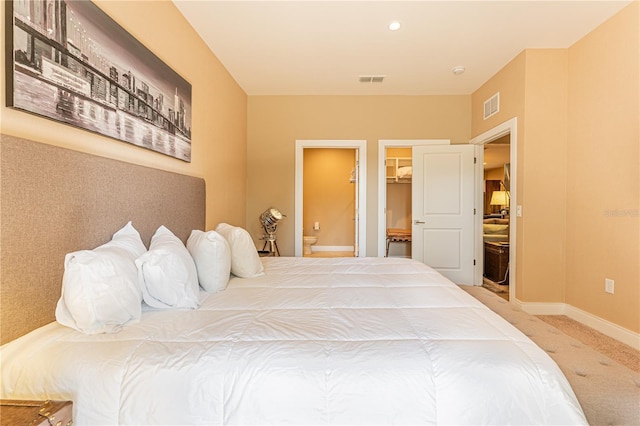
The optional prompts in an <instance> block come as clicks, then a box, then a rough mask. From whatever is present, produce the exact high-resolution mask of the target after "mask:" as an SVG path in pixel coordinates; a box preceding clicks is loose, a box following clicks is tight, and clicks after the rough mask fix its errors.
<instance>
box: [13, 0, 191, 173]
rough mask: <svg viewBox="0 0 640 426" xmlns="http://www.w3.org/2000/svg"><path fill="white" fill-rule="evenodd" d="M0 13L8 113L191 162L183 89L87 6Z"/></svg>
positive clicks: (38, 2) (54, 0) (26, 2)
mask: <svg viewBox="0 0 640 426" xmlns="http://www.w3.org/2000/svg"><path fill="white" fill-rule="evenodd" d="M7 8H8V10H7V16H12V17H13V26H12V28H8V29H7V31H8V33H7V40H12V44H13V61H11V64H7V66H9V65H10V66H11V67H12V68H11V70H8V71H11V72H12V73H11V74H12V80H11V81H10V82H9V83H10V85H11V87H9V86H8V87H7V105H8V106H10V107H14V108H17V109H21V110H25V111H28V112H31V113H34V114H38V115H41V116H45V117H48V118H51V119H54V120H57V121H61V122H64V123H67V124H71V125H74V126H77V127H81V128H83V129H86V130H89V131H93V132H96V133H99V134H102V135H105V136H109V137H112V138H115V139H119V140H122V141H125V142H128V143H131V144H134V145H137V146H141V147H144V148H148V149H151V150H154V151H157V152H160V153H163V154H166V155H170V156H172V157H175V158H179V159H181V160H184V161H191V116H192V114H191V84H189V83H188V82H187V81H186V80H184V79H183V78H182V77H180V76H179V75H178V74H177V73H176V72H174V71H173V70H172V69H171V68H170V67H169V66H167V65H166V64H165V63H164V62H163V61H162V60H160V59H159V58H158V57H157V56H156V55H154V54H153V53H152V52H151V51H150V50H148V49H147V48H146V47H144V46H143V45H142V44H141V43H140V42H138V41H137V40H136V39H135V38H134V37H133V36H132V35H131V34H129V33H128V32H127V31H126V30H124V29H123V28H122V27H121V26H120V25H118V24H117V23H116V22H115V21H114V20H113V19H111V18H110V17H109V16H107V15H106V14H105V13H104V12H102V11H101V10H100V9H99V8H98V7H97V6H96V5H95V4H93V3H92V2H90V1H70V0H66V1H65V0H13V1H9V2H7Z"/></svg>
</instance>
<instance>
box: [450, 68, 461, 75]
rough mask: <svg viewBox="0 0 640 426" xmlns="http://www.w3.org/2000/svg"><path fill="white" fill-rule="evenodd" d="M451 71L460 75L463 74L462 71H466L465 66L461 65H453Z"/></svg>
mask: <svg viewBox="0 0 640 426" xmlns="http://www.w3.org/2000/svg"><path fill="white" fill-rule="evenodd" d="M451 72H452V73H453V74H454V75H460V74H462V73H463V72H464V67H461V66H457V67H453V69H452V70H451Z"/></svg>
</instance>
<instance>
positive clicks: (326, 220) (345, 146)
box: [294, 140, 366, 257]
mask: <svg viewBox="0 0 640 426" xmlns="http://www.w3.org/2000/svg"><path fill="white" fill-rule="evenodd" d="M307 152H308V153H309V154H310V155H305V153H307ZM305 157H307V160H308V159H310V158H312V157H313V158H312V159H311V162H310V163H306V162H305ZM338 157H340V158H342V159H341V160H337V159H338ZM364 159H366V141H364V140H297V141H296V162H295V220H294V222H295V232H294V237H295V242H294V249H295V255H296V256H298V257H300V256H303V254H304V252H305V251H307V252H308V253H307V254H313V253H314V252H316V253H318V255H320V256H336V255H337V256H345V255H347V253H348V255H349V256H356V257H358V256H366V215H364V214H360V211H361V209H360V206H364V205H366V164H365V163H366V162H365V161H363V160H364ZM338 163H341V164H345V167H341V170H337V169H336V167H335V166H337V164H338ZM306 169H310V170H309V171H314V170H315V171H316V172H317V173H315V172H314V173H313V176H312V175H311V174H307V173H306V171H307V170H306ZM332 179H337V180H336V185H334V186H332V184H330V183H329V181H330V180H332ZM309 180H311V182H309ZM313 181H315V182H316V183H317V185H314V184H313ZM307 183H311V185H307ZM327 184H329V186H328V187H327ZM338 185H339V186H340V187H342V189H341V190H340V192H341V193H342V192H344V193H349V194H351V195H349V197H352V198H351V200H350V202H342V201H341V202H340V203H338V201H337V200H336V198H335V197H331V196H328V197H325V196H323V195H322V194H332V193H333V194H334V195H335V194H336V193H335V191H336V190H337V186H338ZM313 186H316V189H318V191H317V193H316V195H315V197H318V198H324V199H323V200H320V199H318V200H317V201H318V203H315V202H313V201H311V200H310V199H309V200H307V194H306V193H307V192H311V196H313V192H314V189H313V188H312V187H313ZM322 188H324V189H322ZM318 194H320V195H318ZM343 198H344V197H341V199H343ZM307 201H311V204H309V203H308V202H307ZM305 205H306V207H305ZM305 210H307V211H308V213H309V214H308V215H306V218H305ZM320 216H322V217H320ZM336 217H340V218H341V219H340V223H338V222H337V221H336V219H335V218H336ZM346 221H349V223H348V224H345V222H346ZM316 222H317V223H316ZM338 228H340V229H338ZM305 236H306V237H307V238H306V239H305ZM343 238H347V239H348V241H349V243H348V244H345V243H344V242H343ZM312 240H313V241H312ZM344 241H347V240H344ZM305 245H306V246H307V247H305ZM314 246H315V247H314ZM309 252H310V253H309ZM322 252H324V253H322Z"/></svg>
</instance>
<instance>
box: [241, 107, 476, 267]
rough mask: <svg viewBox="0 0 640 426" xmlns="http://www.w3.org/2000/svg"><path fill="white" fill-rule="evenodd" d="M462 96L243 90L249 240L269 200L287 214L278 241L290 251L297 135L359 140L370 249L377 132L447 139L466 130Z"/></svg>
mask: <svg viewBox="0 0 640 426" xmlns="http://www.w3.org/2000/svg"><path fill="white" fill-rule="evenodd" d="M470 118H471V103H470V97H469V96H249V100H248V125H247V147H248V148H247V175H248V193H247V229H248V230H249V232H250V233H251V234H252V235H253V237H254V238H255V239H256V240H257V239H258V238H259V237H260V235H261V232H260V224H259V223H258V221H257V218H258V216H259V215H260V213H261V212H262V211H264V209H265V208H267V207H268V206H276V207H278V208H279V209H280V210H281V211H282V212H283V213H285V214H287V215H288V217H287V218H286V219H285V220H284V221H282V222H281V224H280V225H279V227H278V247H279V249H280V252H281V253H282V254H283V255H285V256H290V255H293V254H294V229H293V227H294V220H293V219H294V218H293V214H294V178H295V141H296V140H297V139H325V140H326V139H350V140H367V163H366V167H367V179H366V183H367V200H366V205H365V206H362V208H363V209H364V211H365V212H366V220H367V236H366V238H367V247H366V250H367V255H368V256H376V255H377V221H378V214H377V209H378V206H377V202H378V196H377V194H378V188H377V186H378V184H377V174H378V171H377V168H378V158H377V157H378V154H377V153H378V139H423V138H440V139H451V142H452V143H467V142H468V141H469V139H470V134H471V123H470Z"/></svg>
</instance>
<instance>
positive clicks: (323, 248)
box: [311, 246, 355, 253]
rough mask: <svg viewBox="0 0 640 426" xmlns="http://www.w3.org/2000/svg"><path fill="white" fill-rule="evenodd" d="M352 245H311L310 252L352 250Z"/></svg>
mask: <svg viewBox="0 0 640 426" xmlns="http://www.w3.org/2000/svg"><path fill="white" fill-rule="evenodd" d="M354 250H355V248H354V247H353V246H311V252H312V253H313V252H316V251H354Z"/></svg>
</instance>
